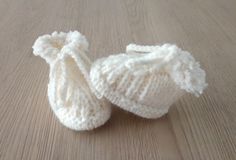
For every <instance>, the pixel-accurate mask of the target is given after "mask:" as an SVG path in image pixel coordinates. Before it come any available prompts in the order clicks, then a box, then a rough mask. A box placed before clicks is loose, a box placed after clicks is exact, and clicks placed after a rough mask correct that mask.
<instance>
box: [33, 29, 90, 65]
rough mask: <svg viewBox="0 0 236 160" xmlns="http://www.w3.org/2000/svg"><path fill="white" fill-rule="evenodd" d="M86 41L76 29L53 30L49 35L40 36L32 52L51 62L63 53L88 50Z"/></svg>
mask: <svg viewBox="0 0 236 160" xmlns="http://www.w3.org/2000/svg"><path fill="white" fill-rule="evenodd" d="M88 46H89V44H88V42H87V40H86V38H85V36H83V35H82V34H81V33H79V32H78V31H70V32H68V33H65V32H53V33H52V34H51V35H49V34H48V35H43V36H40V37H39V38H38V39H37V40H36V41H35V43H34V45H33V47H32V48H33V53H34V54H35V55H36V56H41V57H42V58H43V59H45V60H46V62H47V63H49V64H50V63H52V62H53V61H55V60H56V59H57V58H58V56H59V55H60V56H63V55H62V54H63V53H69V52H68V50H70V51H75V52H77V53H81V52H83V53H85V52H87V51H88Z"/></svg>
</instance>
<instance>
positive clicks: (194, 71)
mask: <svg viewBox="0 0 236 160" xmlns="http://www.w3.org/2000/svg"><path fill="white" fill-rule="evenodd" d="M126 52H128V53H137V52H146V53H144V54H141V53H138V54H139V56H138V57H137V58H133V59H131V60H129V61H127V64H126V66H128V68H129V69H131V70H133V71H134V70H137V67H140V68H141V70H139V73H140V74H146V73H147V72H151V73H152V72H155V73H158V72H165V73H167V74H169V75H170V76H171V78H172V79H173V80H174V81H175V83H176V84H177V85H178V86H179V87H180V88H181V89H184V90H186V91H187V92H190V93H193V94H195V95H196V96H199V95H200V94H202V92H203V90H204V89H205V88H206V87H207V83H206V82H205V77H206V74H205V71H204V70H202V69H201V68H200V64H199V62H196V61H195V59H194V58H193V56H192V55H191V54H190V53H189V52H187V51H183V50H181V49H180V48H178V47H177V46H176V45H171V44H164V45H162V46H140V45H135V44H130V45H128V46H127V48H126ZM147 53H148V54H147ZM134 65H135V66H134ZM131 66H132V67H131ZM135 73H136V72H135Z"/></svg>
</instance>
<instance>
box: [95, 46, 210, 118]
mask: <svg viewBox="0 0 236 160" xmlns="http://www.w3.org/2000/svg"><path fill="white" fill-rule="evenodd" d="M140 52H141V53H140ZM90 78H91V81H92V84H93V86H94V88H96V90H97V91H98V92H99V93H100V94H102V95H103V96H105V97H106V98H107V99H108V100H110V101H111V102H112V103H114V104H116V105H118V106H120V107H121V108H123V109H125V110H128V111H130V112H132V113H135V114H137V115H139V116H142V117H145V118H157V117H160V116H162V115H164V114H165V113H167V112H168V109H169V107H170V106H171V105H172V104H173V103H174V102H175V101H176V100H177V99H179V98H180V97H181V96H182V95H183V94H184V93H185V91H187V92H190V93H194V94H195V95H197V96H198V95H199V94H201V93H202V92H203V90H204V89H205V87H206V86H207V84H206V83H205V72H204V71H203V70H202V69H201V68H200V65H199V63H197V62H195V60H194V58H193V57H192V56H191V55H190V53H188V52H186V51H182V50H181V49H179V48H178V47H177V46H175V45H170V44H165V45H163V46H139V45H135V44H130V45H128V46H127V54H118V55H112V56H109V57H107V58H102V59H99V60H97V61H96V62H95V63H94V64H93V65H92V68H91V71H90Z"/></svg>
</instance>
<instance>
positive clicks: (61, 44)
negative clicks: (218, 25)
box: [33, 31, 111, 130]
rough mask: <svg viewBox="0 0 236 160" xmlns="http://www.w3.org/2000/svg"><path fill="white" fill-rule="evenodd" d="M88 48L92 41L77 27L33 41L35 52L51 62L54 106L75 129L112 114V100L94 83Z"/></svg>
mask: <svg viewBox="0 0 236 160" xmlns="http://www.w3.org/2000/svg"><path fill="white" fill-rule="evenodd" d="M86 52H88V42H87V40H86V38H85V36H83V35H82V34H80V33H79V32H77V31H73V32H71V31H70V32H68V33H64V32H60V33H58V32H53V33H52V34H51V35H44V36H41V37H39V38H38V39H37V40H36V41H35V43H34V45H33V53H34V54H35V55H36V56H40V57H42V58H43V59H45V60H46V62H47V63H48V64H49V66H50V74H49V84H48V99H49V103H50V105H51V108H52V110H53V111H54V113H55V115H56V116H57V118H58V119H59V120H60V122H61V123H62V124H63V125H65V126H66V127H68V128H71V129H74V130H90V129H93V128H96V127H99V126H101V125H103V124H104V123H105V122H106V121H107V120H108V119H109V118H110V114H111V107H110V103H109V102H108V101H106V100H105V99H104V98H101V96H100V95H99V93H97V92H96V91H95V89H94V88H93V87H92V85H91V81H90V79H89V71H90V66H91V61H90V59H89V58H88V57H87V55H86ZM91 91H93V93H95V94H96V96H97V97H100V99H97V97H96V96H95V95H94V94H93V93H92V92H91Z"/></svg>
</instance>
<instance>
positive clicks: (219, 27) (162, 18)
mask: <svg viewBox="0 0 236 160" xmlns="http://www.w3.org/2000/svg"><path fill="white" fill-rule="evenodd" d="M54 30H57V31H69V30H79V31H80V32H81V33H83V34H85V35H86V37H87V38H88V40H89V41H90V51H91V52H90V53H89V56H90V57H91V58H92V59H93V60H95V59H96V58H99V57H103V56H107V55H109V54H114V53H120V52H124V50H125V46H126V45H127V44H129V43H130V42H134V43H138V44H157V43H165V42H170V43H176V44H178V45H179V46H180V47H182V48H183V49H185V50H188V51H190V52H192V54H193V55H194V57H195V58H196V59H197V60H199V61H200V62H201V64H202V67H203V68H204V69H205V70H206V72H207V82H208V83H209V87H208V89H207V90H206V92H205V93H204V94H203V95H202V96H201V97H200V98H195V97H194V96H191V95H186V96H184V97H183V98H182V99H181V100H179V101H178V102H176V103H175V104H174V105H173V106H172V108H171V110H170V112H169V113H168V115H166V116H164V117H162V118H160V119H156V120H146V119H142V118H139V117H136V116H134V115H132V114H130V113H127V112H124V111H122V110H120V109H117V107H115V106H114V111H113V114H112V117H111V119H110V120H109V121H108V122H107V123H106V124H105V125H104V126H103V127H100V128H98V129H95V130H94V131H90V132H74V131H71V130H69V129H67V128H65V127H63V126H62V125H61V124H60V123H59V122H58V120H57V119H56V117H55V116H54V114H53V112H52V111H51V109H50V107H49V104H48V100H47V83H48V73H49V67H48V66H47V65H46V63H45V62H44V61H43V60H42V59H40V58H38V57H35V56H33V54H32V49H31V46H32V44H33V43H34V40H35V39H36V38H37V37H38V36H39V35H42V34H45V33H51V32H53V31H54ZM0 159H1V160H21V159H22V160H35V159H37V160H47V159H55V160H69V159H70V160H72V159H81V160H89V159H94V160H95V159H96V160H111V159H112V160H120V159H122V160H126V159H127V160H128V159H130V160H139V159H142V160H148V159H158V160H159V159H162V160H180V159H184V160H191V159H194V160H235V159H236V1H235V0H224V1H223V0H178V1H177V0H132V1H131V0H127V1H126V0H114V1H112V0H96V1H95V0H94V1H87V0H84V1H82V0H79V1H78V0H68V1H66V0H58V1H54V0H34V1H32V0H17V1H16V0H0Z"/></svg>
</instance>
